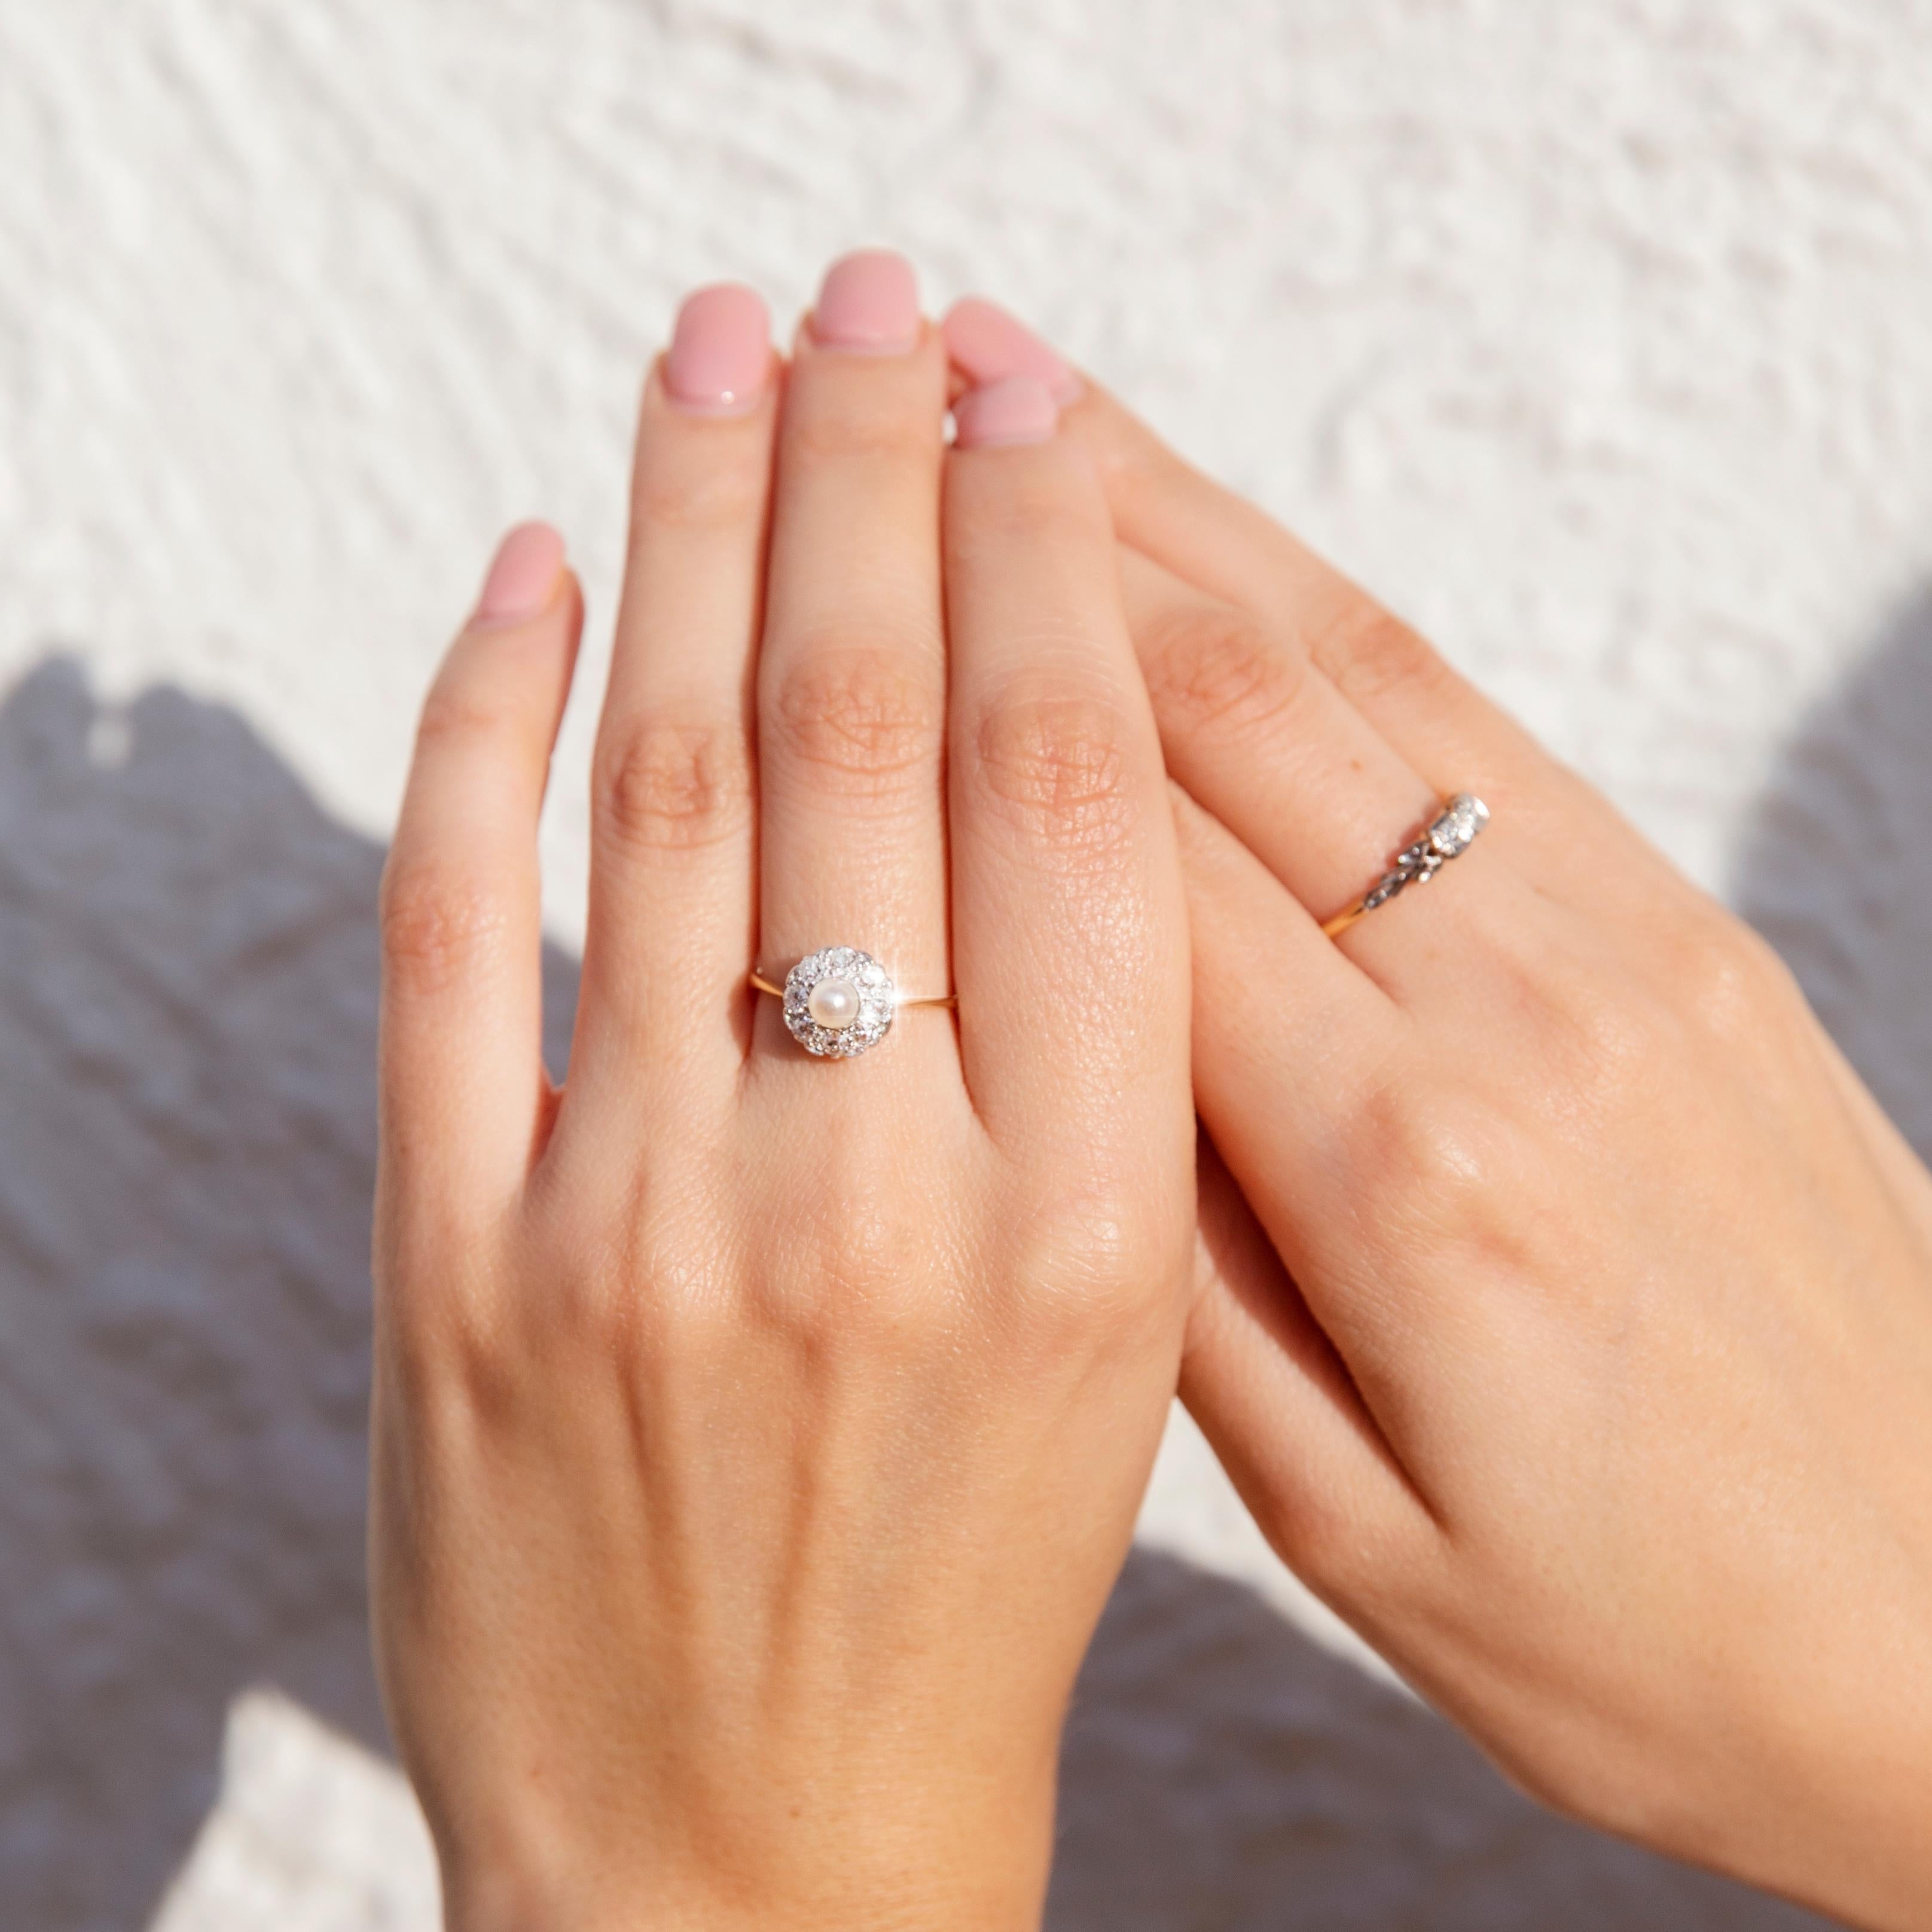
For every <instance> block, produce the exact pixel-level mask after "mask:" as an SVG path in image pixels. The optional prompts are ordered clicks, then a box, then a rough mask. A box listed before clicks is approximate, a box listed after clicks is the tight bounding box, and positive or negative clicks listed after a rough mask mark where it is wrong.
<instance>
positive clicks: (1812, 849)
mask: <svg viewBox="0 0 1932 1932" xmlns="http://www.w3.org/2000/svg"><path fill="white" fill-rule="evenodd" d="M1928 888H1932V588H1928V589H1925V590H1923V591H1921V592H1920V593H1919V595H1918V596H1917V597H1916V598H1915V599H1913V600H1912V601H1910V602H1909V603H1907V604H1905V605H1904V606H1903V607H1901V608H1900V610H1899V611H1898V612H1897V613H1896V614H1895V616H1894V617H1893V619H1891V622H1889V623H1888V625H1885V627H1884V628H1882V630H1881V631H1880V632H1879V637H1878V639H1877V641H1876V643H1875V644H1874V646H1873V649H1872V650H1871V652H1870V654H1869V655H1867V657H1866V658H1865V659H1864V661H1863V662H1862V663H1861V665H1860V666H1859V667H1858V669H1857V670H1855V672H1853V673H1852V676H1850V677H1849V679H1847V680H1846V682H1844V683H1843V685H1840V686H1839V687H1838V688H1836V689H1835V691H1832V694H1830V695H1829V697H1826V699H1825V700H1824V701H1823V703H1820V705H1819V706H1817V708H1816V709H1815V710H1814V711H1813V712H1812V713H1811V716H1810V717H1808V718H1807V719H1805V721H1804V723H1803V724H1802V725H1801V726H1800V727H1799V730H1798V732H1797V733H1796V735H1795V736H1794V737H1793V740H1792V742H1791V743H1790V745H1789V746H1788V747H1787V749H1786V751H1785V752H1784V755H1783V756H1782V757H1781V759H1780V760H1779V762H1778V767H1777V769H1776V771H1775V774H1774V776H1773V778H1772V783H1771V784H1770V786H1769V788H1768V791H1767V802H1766V805H1765V808H1764V809H1763V811H1761V812H1760V814H1759V815H1758V818H1757V823H1756V824H1755V825H1754V827H1753V829H1752V832H1751V836H1750V837H1749V838H1748V839H1747V840H1746V841H1745V844H1744V845H1743V847H1742V849H1741V850H1740V853H1739V859H1738V863H1737V866H1736V872H1735V874H1734V885H1733V892H1732V900H1733V904H1735V905H1736V907H1737V908H1738V910H1739V911H1740V912H1742V913H1743V914H1744V916H1745V917H1746V918H1747V919H1749V920H1750V921H1751V923H1752V924H1753V925H1754V926H1756V927H1757V929H1758V930H1759V931H1760V932H1762V933H1763V935H1765V937H1766V938H1767V939H1769V941H1771V943H1772V944H1773V945H1774V946H1775V947H1777V948H1778V951H1779V952H1780V953H1782V954H1783V955H1784V959H1785V961H1786V962H1787V964H1788V965H1790V968H1791V969H1792V970H1793V972H1795V973H1796V974H1797V976H1798V978H1799V983H1800V984H1802V986H1803V987H1804V989H1805V996H1806V998H1808V999H1809V1000H1810V1001H1811V1004H1812V1005H1813V1006H1814V1007H1816V1008H1817V1012H1818V1015H1819V1017H1820V1019H1823V1022H1825V1025H1826V1027H1827V1028H1829V1031H1830V1032H1831V1034H1832V1037H1833V1038H1834V1039H1835V1040H1837V1041H1838V1044H1839V1045H1840V1046H1841V1047H1843V1049H1844V1051H1845V1054H1846V1058H1849V1060H1850V1061H1851V1063H1852V1065H1853V1066H1854V1067H1856V1068H1857V1069H1858V1073H1859V1074H1860V1076H1861V1078H1862V1079H1864V1082H1865V1083H1866V1084H1867V1085H1868V1086H1869V1087H1870V1088H1871V1090H1872V1091H1873V1093H1874V1094H1876V1095H1877V1096H1878V1099H1879V1105H1880V1106H1882V1107H1883V1108H1884V1109H1885V1112H1887V1113H1888V1114H1889V1115H1891V1118H1893V1119H1894V1121H1897V1124H1898V1125H1899V1127H1900V1129H1901V1130H1903V1133H1904V1134H1905V1136H1906V1139H1908V1140H1909V1141H1910V1142H1912V1145H1913V1146H1914V1147H1915V1148H1917V1149H1918V1153H1919V1155H1920V1157H1921V1158H1923V1159H1927V1160H1932V889H1928Z"/></svg>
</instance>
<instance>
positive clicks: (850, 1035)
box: [784, 946, 898, 1060]
mask: <svg viewBox="0 0 1932 1932" xmlns="http://www.w3.org/2000/svg"><path fill="white" fill-rule="evenodd" d="M841 980H842V981H844V983H846V984H847V985H848V986H850V987H851V988H853V989H854V990H855V991H856V993H857V995H858V1001H859V1007H858V1014H857V1016H856V1018H855V1019H853V1020H852V1021H851V1022H850V1023H849V1024H847V1025H843V1026H823V1025H820V1023H819V1022H818V1021H817V1019H814V1017H813V1016H812V998H811V996H812V995H813V993H814V991H816V990H817V989H818V988H819V987H820V986H822V985H825V984H826V983H835V982H838V981H841ZM897 1009H898V989H897V988H896V987H895V986H894V985H893V984H892V975H891V974H889V973H888V972H887V971H886V969H885V968H883V966H881V965H880V964H879V962H877V960H876V959H874V958H873V957H872V956H871V954H870V953H861V952H860V951H859V949H858V948H857V947H856V946H826V947H820V949H819V950H818V951H817V952H816V953H808V954H806V956H805V958H803V959H801V960H800V961H799V962H798V964H797V965H796V966H794V967H793V968H792V969H791V971H790V972H789V973H787V974H786V975H785V983H784V1023H785V1025H786V1027H787V1029H788V1030H789V1031H790V1034H791V1037H792V1038H793V1040H796V1041H797V1042H798V1043H799V1046H802V1047H803V1048H804V1049H805V1052H807V1053H813V1054H817V1055H820V1057H821V1058H826V1059H832V1060H850V1058H852V1057H853V1055H855V1054H860V1053H863V1052H865V1051H866V1049H868V1048H870V1047H874V1046H877V1045H878V1043H880V1040H883V1039H884V1038H885V1037H886V1034H889V1032H891V1031H892V1016H893V1014H894V1013H895V1011H896V1010H897Z"/></svg>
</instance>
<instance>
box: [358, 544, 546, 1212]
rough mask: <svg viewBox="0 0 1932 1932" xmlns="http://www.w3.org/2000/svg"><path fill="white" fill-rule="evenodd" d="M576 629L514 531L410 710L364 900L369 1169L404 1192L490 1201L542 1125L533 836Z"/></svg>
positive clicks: (518, 1174)
mask: <svg viewBox="0 0 1932 1932" xmlns="http://www.w3.org/2000/svg"><path fill="white" fill-rule="evenodd" d="M582 626H583V602H582V599H581V598H580V596H579V595H578V593H577V585H576V582H575V580H574V578H573V577H571V574H570V573H569V571H568V570H567V569H566V568H565V565H564V556H563V540H562V538H560V537H559V536H558V535H557V534H556V532H555V531H554V530H552V529H548V528H547V527H546V526H544V525H543V524H541V523H526V524H523V525H521V526H519V527H518V528H517V529H514V530H512V531H511V532H510V533H509V534H508V535H507V536H506V537H505V538H504V539H503V541H502V544H501V546H500V547H499V549H498V550H497V553H496V559H495V561H494V562H493V564H492V565H491V566H490V574H489V576H488V577H487V580H485V582H484V589H483V594H482V596H481V599H480V601H478V605H477V607H476V610H475V614H474V615H473V616H472V617H471V619H470V620H469V623H468V624H467V625H466V626H465V628H464V629H463V632H462V634H461V635H460V636H459V637H458V639H457V640H456V642H455V644H454V645H452V646H451V649H450V651H449V655H448V656H447V657H446V658H445V659H444V660H443V667H442V668H441V670H440V671H439V672H438V673H437V678H436V682H435V683H434V685H432V686H431V689H430V693H429V696H428V700H426V701H425V704H424V706H423V715H422V724H421V727H419V730H418V732H417V735H416V757H415V760H414V761H413V763H412V765H411V766H410V779H409V784H408V787H407V790H406V792H405V793H404V799H403V807H402V812H401V817H400V818H399V820H398V823H397V826H396V835H395V841H394V843H393V844H392V845H391V847H390V848H389V862H388V864H387V865H386V867H385V868H384V870H383V897H382V930H383V995H382V1028H381V1054H380V1109H381V1120H382V1136H383V1166H384V1170H385V1172H386V1174H389V1175H397V1176H398V1177H399V1178H405V1179H406V1180H407V1182H408V1184H410V1187H412V1188H413V1189H416V1188H420V1187H422V1186H424V1185H425V1184H427V1185H428V1186H429V1187H431V1188H433V1189H434V1190H437V1191H441V1192H446V1193H449V1195H450V1196H452V1198H454V1197H459V1196H460V1197H465V1198H468V1199H472V1200H482V1199H488V1198H490V1197H497V1198H501V1197H502V1196H506V1195H507V1194H508V1193H509V1192H510V1191H511V1190H513V1189H514V1187H517V1185H518V1184H520V1182H521V1181H522V1180H523V1176H524V1175H525V1174H526V1172H527V1171H528V1167H529V1162H530V1160H531V1158H532V1154H533V1150H534V1145H535V1140H536V1137H537V1135H538V1130H539V1126H540V1124H541V1121H542V1120H543V1118H544V1112H545V1109H544V1102H545V1097H546V1094H547V1083H546V1082H545V1079H544V1071H543V1058H542V1010H541V1007H542V1001H541V986H540V972H541V946H542V939H541V910H540V904H539V891H538V874H537V847H536V835H537V817H538V812H539V811H541V808H542V805H543V794H544V781H545V779H546V778H547V774H548V772H549V766H550V748H551V746H552V745H553V743H554V742H555V740H556V729H557V722H558V720H559V718H561V716H562V712H563V703H564V700H565V697H566V696H567V695H568V691H569V688H570V675H571V665H572V664H573V661H574V658H575V655H576V649H577V637H578V634H579V633H580V631H581V629H582Z"/></svg>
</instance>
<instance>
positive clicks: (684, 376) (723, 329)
mask: <svg viewBox="0 0 1932 1932" xmlns="http://www.w3.org/2000/svg"><path fill="white" fill-rule="evenodd" d="M771 366H772V329H771V319H770V317H769V316H768V315H767V314H766V312H765V305H764V300H763V297H762V296H760V295H759V294H758V293H757V290H755V289H748V288H745V287H742V285H741V284H739V283H736V282H718V283H715V284H713V285H712V287H709V288H708V289H700V290H698V291H697V293H696V294H695V295H691V296H686V297H685V302H684V306H683V307H682V308H680V309H679V311H678V312H677V327H676V329H674V330H673V332H672V334H671V338H670V353H669V354H668V355H667V356H665V358H664V389H665V390H666V392H667V393H668V394H669V395H670V397H671V398H672V399H673V401H676V402H679V403H682V404H683V405H684V407H685V408H686V409H688V410H697V411H698V412H700V413H701V414H703V415H705V416H745V415H747V414H748V413H749V412H750V411H751V410H754V409H755V408H757V405H758V399H759V398H760V396H762V395H763V394H764V389H765V383H766V378H767V377H769V374H770V373H771Z"/></svg>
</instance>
